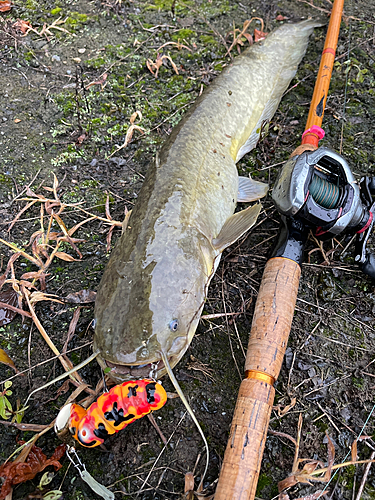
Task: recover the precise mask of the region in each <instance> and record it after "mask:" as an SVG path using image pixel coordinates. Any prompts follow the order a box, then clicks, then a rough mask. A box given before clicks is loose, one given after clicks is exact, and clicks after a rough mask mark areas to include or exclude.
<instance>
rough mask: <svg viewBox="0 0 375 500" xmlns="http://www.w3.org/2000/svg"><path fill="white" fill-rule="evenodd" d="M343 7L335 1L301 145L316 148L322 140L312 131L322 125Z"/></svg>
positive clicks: (340, 1)
mask: <svg viewBox="0 0 375 500" xmlns="http://www.w3.org/2000/svg"><path fill="white" fill-rule="evenodd" d="M343 7H344V0H335V3H334V5H333V8H332V12H331V19H330V21H329V25H328V30H327V36H326V41H325V44H324V49H323V53H322V58H321V60H320V66H319V72H318V76H317V79H316V82H315V87H314V94H313V97H312V99H311V104H310V111H309V116H308V118H307V122H306V127H305V133H304V134H303V136H302V144H312V145H313V146H315V147H318V143H319V140H320V139H322V136H321V135H320V134H319V131H318V130H317V129H315V130H314V128H313V127H319V128H320V127H321V125H322V121H323V116H324V109H325V107H326V101H327V95H328V89H329V84H330V81H331V75H332V69H333V63H334V62H335V54H336V48H337V40H338V38H339V31H340V24H341V16H342V10H343ZM311 129H312V130H311ZM323 135H324V134H323Z"/></svg>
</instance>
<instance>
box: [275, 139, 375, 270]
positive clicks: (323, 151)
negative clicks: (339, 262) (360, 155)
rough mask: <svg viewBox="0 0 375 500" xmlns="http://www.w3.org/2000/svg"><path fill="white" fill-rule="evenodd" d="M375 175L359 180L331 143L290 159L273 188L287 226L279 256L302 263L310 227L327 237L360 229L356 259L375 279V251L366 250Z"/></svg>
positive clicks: (374, 208)
mask: <svg viewBox="0 0 375 500" xmlns="http://www.w3.org/2000/svg"><path fill="white" fill-rule="evenodd" d="M372 194H375V177H363V178H362V179H361V181H360V183H359V185H358V183H357V182H356V180H355V178H354V176H353V174H352V172H351V170H350V168H349V165H348V163H347V162H346V161H345V159H344V158H343V157H342V156H340V155H339V154H337V153H336V152H334V151H332V150H330V149H328V148H323V147H322V148H319V149H316V150H315V151H307V152H304V153H302V154H301V155H299V156H294V157H292V158H290V159H289V160H288V161H287V163H286V164H285V165H284V168H283V169H282V170H281V172H280V175H279V177H278V179H277V181H276V184H275V187H274V189H273V192H272V198H273V200H274V202H275V205H276V207H277V209H278V211H279V212H280V213H281V214H282V215H283V216H284V217H283V220H284V222H285V228H284V230H283V231H282V235H281V238H280V241H279V244H278V246H277V249H276V251H275V253H274V255H273V256H274V257H286V258H289V259H292V260H295V261H296V262H298V263H300V262H301V260H302V251H303V247H304V244H305V241H306V239H307V234H308V231H309V230H312V231H313V233H314V235H315V236H316V237H317V238H319V239H321V240H327V239H329V238H333V237H334V236H337V235H339V234H342V233H347V234H349V235H353V234H356V233H357V241H356V248H355V261H356V262H357V263H358V264H359V265H360V266H361V268H362V270H363V272H364V273H366V274H368V275H369V276H370V277H371V278H373V279H375V255H374V254H371V253H367V252H366V243H367V240H368V238H369V236H370V234H371V230H372V226H373V223H374V220H373V212H374V210H375V203H373V200H372Z"/></svg>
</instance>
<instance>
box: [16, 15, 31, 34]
mask: <svg viewBox="0 0 375 500" xmlns="http://www.w3.org/2000/svg"><path fill="white" fill-rule="evenodd" d="M13 28H15V29H18V30H20V31H21V32H22V33H23V34H27V33H28V31H29V30H30V29H31V28H32V26H31V23H30V21H24V20H23V19H17V21H16V22H15V23H14V24H13Z"/></svg>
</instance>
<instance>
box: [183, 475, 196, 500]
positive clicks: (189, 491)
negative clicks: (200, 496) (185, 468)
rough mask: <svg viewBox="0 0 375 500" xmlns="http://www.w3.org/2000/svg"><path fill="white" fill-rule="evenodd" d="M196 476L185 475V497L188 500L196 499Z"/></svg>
mask: <svg viewBox="0 0 375 500" xmlns="http://www.w3.org/2000/svg"><path fill="white" fill-rule="evenodd" d="M193 491H194V474H193V473H192V472H187V473H186V474H185V497H186V499H187V500H192V499H193V497H194V493H193Z"/></svg>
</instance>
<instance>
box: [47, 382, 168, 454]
mask: <svg viewBox="0 0 375 500" xmlns="http://www.w3.org/2000/svg"><path fill="white" fill-rule="evenodd" d="M166 401H167V393H166V392H165V389H164V388H163V386H162V385H160V384H158V383H157V382H154V381H153V380H150V379H141V380H131V381H129V382H124V383H123V384H121V385H116V386H115V387H112V389H111V390H110V391H109V392H105V393H104V394H102V395H101V396H100V397H99V398H98V400H97V401H96V402H95V403H93V404H92V405H91V406H90V407H89V408H88V409H87V410H86V409H85V408H83V407H82V406H81V405H79V404H74V403H69V404H67V405H65V406H64V407H63V408H62V409H61V410H60V413H59V414H58V416H57V418H56V423H55V431H56V433H57V435H58V436H59V437H60V438H61V439H62V440H63V441H66V435H69V436H70V437H71V436H72V437H73V438H74V439H76V440H77V441H78V442H79V443H80V444H81V445H82V446H86V447H89V448H93V447H95V446H98V445H100V444H101V443H103V442H104V440H105V439H106V438H107V437H108V436H109V435H111V434H115V433H116V432H118V431H120V430H121V429H124V428H125V427H126V426H127V425H129V424H131V423H132V422H134V420H137V419H138V418H142V417H143V416H145V415H147V414H148V413H150V412H151V411H153V410H159V409H160V408H162V406H164V404H165V403H166Z"/></svg>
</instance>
